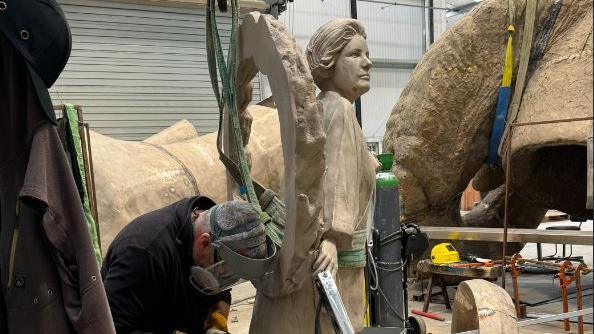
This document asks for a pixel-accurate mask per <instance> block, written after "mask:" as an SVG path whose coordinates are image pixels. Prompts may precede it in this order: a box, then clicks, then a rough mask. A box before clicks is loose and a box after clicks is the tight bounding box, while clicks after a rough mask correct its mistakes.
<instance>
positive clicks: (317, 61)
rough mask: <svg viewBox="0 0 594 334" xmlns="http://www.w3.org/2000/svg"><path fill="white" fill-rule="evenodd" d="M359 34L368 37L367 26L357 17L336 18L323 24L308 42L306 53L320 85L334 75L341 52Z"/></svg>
mask: <svg viewBox="0 0 594 334" xmlns="http://www.w3.org/2000/svg"><path fill="white" fill-rule="evenodd" d="M357 35H360V36H361V37H363V38H364V39H367V35H366V34H365V28H363V25H361V23H360V22H359V21H358V20H355V19H336V20H332V21H329V22H327V23H326V24H324V25H323V26H321V27H320V28H319V29H318V30H317V31H316V32H315V33H314V34H313V36H312V37H311V39H310V40H309V43H308V44H307V50H306V51H305V54H306V56H307V62H308V63H309V69H310V70H311V75H312V76H313V79H314V81H315V83H316V85H317V86H318V87H321V85H322V84H323V83H324V82H325V81H326V80H328V79H329V78H331V77H332V75H333V70H334V64H335V63H336V59H337V58H338V55H340V52H341V51H342V49H344V47H345V46H346V45H347V44H348V43H349V42H350V41H351V40H352V39H353V38H354V37H355V36H357Z"/></svg>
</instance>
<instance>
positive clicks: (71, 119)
mask: <svg viewBox="0 0 594 334" xmlns="http://www.w3.org/2000/svg"><path fill="white" fill-rule="evenodd" d="M64 112H65V115H66V118H67V120H68V130H69V132H70V134H71V135H72V141H73V142H74V147H75V149H76V152H75V153H76V162H77V166H72V168H77V169H78V171H79V173H80V176H81V182H82V188H83V193H84V196H83V199H82V206H83V210H84V214H85V221H86V223H87V228H88V229H89V234H90V235H91V242H92V244H93V250H94V251H95V257H96V258H97V264H98V265H99V267H101V262H102V259H101V248H100V245H99V233H98V228H97V224H96V222H95V219H94V218H93V215H92V214H91V205H90V203H89V195H88V192H87V180H86V178H85V175H86V174H85V165H84V162H83V153H82V143H81V139H80V133H79V132H78V114H77V113H76V109H75V108H74V105H72V104H69V103H66V104H64Z"/></svg>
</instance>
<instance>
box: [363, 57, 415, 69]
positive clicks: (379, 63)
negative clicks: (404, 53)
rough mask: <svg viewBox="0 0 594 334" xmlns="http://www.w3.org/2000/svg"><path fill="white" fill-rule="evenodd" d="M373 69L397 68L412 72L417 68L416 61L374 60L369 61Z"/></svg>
mask: <svg viewBox="0 0 594 334" xmlns="http://www.w3.org/2000/svg"><path fill="white" fill-rule="evenodd" d="M371 62H372V63H373V67H374V68H397V69H407V70H409V69H410V70H412V69H414V68H415V67H416V66H417V63H418V62H417V61H416V60H405V59H386V58H374V59H372V60H371Z"/></svg>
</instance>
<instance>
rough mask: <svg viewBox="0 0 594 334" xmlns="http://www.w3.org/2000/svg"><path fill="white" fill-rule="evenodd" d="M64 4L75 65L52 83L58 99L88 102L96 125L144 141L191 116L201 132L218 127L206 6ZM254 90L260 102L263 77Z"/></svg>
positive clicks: (85, 0) (224, 25) (224, 29)
mask: <svg viewBox="0 0 594 334" xmlns="http://www.w3.org/2000/svg"><path fill="white" fill-rule="evenodd" d="M58 2H59V3H60V4H61V5H62V9H63V10H64V12H65V14H66V17H67V19H68V22H69V24H70V27H71V29H72V39H73V43H72V44H73V45H72V54H71V56H70V60H69V62H68V65H67V66H66V68H65V70H64V72H63V73H62V75H61V76H60V78H59V79H58V81H57V82H56V84H55V85H54V86H53V87H52V89H51V93H52V98H53V99H54V103H56V104H58V103H63V102H70V103H74V104H80V105H82V107H83V111H84V115H85V120H87V121H88V122H89V123H90V126H91V128H92V129H93V130H95V131H98V132H100V133H103V134H106V135H109V136H113V137H115V138H121V139H132V140H141V139H144V138H146V137H148V136H150V135H152V134H154V133H156V132H158V131H160V130H162V129H164V128H165V127H167V126H169V125H171V124H173V123H174V122H175V121H177V120H179V119H183V118H185V119H188V120H190V121H191V122H192V123H193V124H194V125H195V126H196V127H197V129H198V131H199V133H201V134H204V133H208V132H212V131H215V130H216V125H217V120H218V111H217V107H216V101H215V98H214V95H213V92H212V88H211V85H210V79H209V76H208V66H207V62H206V49H205V30H204V26H205V25H204V17H205V16H204V10H202V9H193V8H176V7H170V6H154V5H139V4H130V3H118V2H108V1H92V0H59V1H58ZM226 18H227V19H226V20H224V19H221V20H219V22H220V24H219V30H220V33H221V35H222V36H221V37H222V41H223V42H226V41H227V40H228V37H229V33H230V20H229V17H228V16H226ZM223 47H224V48H226V47H227V45H226V44H225V45H223ZM254 88H255V89H254V95H255V96H254V100H259V98H260V96H259V83H258V80H256V81H255V82H254Z"/></svg>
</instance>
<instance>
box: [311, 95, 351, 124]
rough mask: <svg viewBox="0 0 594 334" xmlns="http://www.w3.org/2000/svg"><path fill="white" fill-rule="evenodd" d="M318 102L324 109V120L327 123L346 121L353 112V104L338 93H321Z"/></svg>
mask: <svg viewBox="0 0 594 334" xmlns="http://www.w3.org/2000/svg"><path fill="white" fill-rule="evenodd" d="M318 100H319V101H320V102H321V103H322V107H323V108H324V119H325V120H326V122H330V121H332V122H335V121H338V120H340V119H343V120H344V119H345V117H348V115H349V113H352V112H353V105H352V103H351V102H350V101H349V100H347V99H345V98H344V97H342V96H341V95H340V94H338V93H336V92H333V91H325V92H321V93H320V94H319V95H318Z"/></svg>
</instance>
